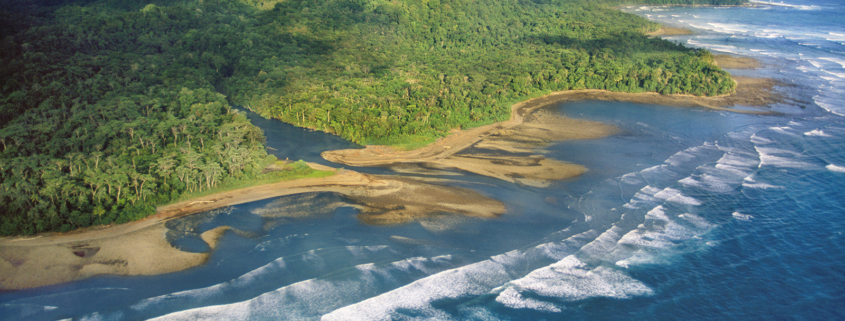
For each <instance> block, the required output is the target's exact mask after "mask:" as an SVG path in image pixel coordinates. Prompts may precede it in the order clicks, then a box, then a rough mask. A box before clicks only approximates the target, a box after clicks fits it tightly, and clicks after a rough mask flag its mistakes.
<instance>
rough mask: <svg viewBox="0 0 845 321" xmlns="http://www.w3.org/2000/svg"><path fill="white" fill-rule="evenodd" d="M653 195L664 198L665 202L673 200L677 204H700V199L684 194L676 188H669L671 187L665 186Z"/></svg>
mask: <svg viewBox="0 0 845 321" xmlns="http://www.w3.org/2000/svg"><path fill="white" fill-rule="evenodd" d="M654 197H656V198H659V199H663V200H666V201H667V202H674V203H678V204H684V205H696V206H697V205H701V201H699V200H697V199H695V198H693V197H689V196H684V195H683V194H682V193H681V191H679V190H676V189H674V188H671V187H667V188H665V189H663V190H662V191H660V192H659V193H657V194H654Z"/></svg>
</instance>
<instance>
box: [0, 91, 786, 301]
mask: <svg viewBox="0 0 845 321" xmlns="http://www.w3.org/2000/svg"><path fill="white" fill-rule="evenodd" d="M735 79H736V80H737V82H738V84H739V86H738V88H737V92H736V93H735V94H732V95H728V96H721V97H697V96H691V95H660V94H657V93H637V94H631V93H617V92H608V91H603V90H579V91H563V92H555V93H551V94H548V95H545V96H542V97H538V98H534V99H530V100H527V101H523V102H519V103H516V104H514V105H512V107H511V118H510V119H508V120H507V121H503V122H499V123H494V124H490V125H486V126H481V127H477V128H472V129H468V130H463V131H457V132H455V133H452V134H450V135H448V136H446V137H443V138H440V139H438V140H437V141H436V142H435V143H432V144H430V145H428V146H426V147H423V148H420V149H416V150H411V151H400V150H397V149H395V148H392V147H386V146H367V147H366V148H365V149H357V150H337V151H327V152H324V153H323V156H324V158H326V159H327V160H329V161H333V162H336V163H341V164H348V165H354V166H385V165H399V166H407V165H409V164H411V165H413V164H422V165H424V166H422V167H424V169H425V168H426V167H427V168H428V169H431V168H434V169H443V168H452V169H459V170H462V171H466V172H472V173H476V174H480V175H486V176H490V177H494V178H498V179H502V180H505V181H510V182H513V183H516V184H523V185H528V186H540V187H542V186H548V184H549V182H551V181H556V180H560V179H564V178H568V177H574V176H577V175H580V174H582V173H583V172H584V171H586V169H585V168H583V166H580V165H576V164H568V163H563V162H559V161H556V160H552V159H546V158H544V157H542V156H541V155H531V153H535V152H537V150H536V149H537V148H538V147H542V146H543V144H544V143H547V142H549V141H559V140H565V139H592V138H598V137H604V136H607V135H610V134H612V133H614V132H615V128H613V127H612V126H608V125H604V124H601V123H596V122H590V121H584V120H577V119H572V118H568V117H561V116H555V115H546V114H544V113H541V112H537V111H538V110H540V109H542V108H544V107H548V106H550V105H553V104H558V103H563V102H574V101H582V100H603V101H626V102H633V103H644V104H657V105H667V106H680V107H705V108H711V109H717V110H727V111H733V112H741V113H758V114H771V113H772V112H767V111H748V110H736V109H732V108H728V107H729V106H736V105H744V106H758V107H759V106H765V105H767V104H772V103H776V102H778V101H780V99H781V97H780V96H779V95H777V94H776V93H773V92H772V88H773V87H774V86H776V85H778V83H777V82H775V81H773V80H768V79H754V78H742V77H735ZM561 124H564V125H565V126H561ZM553 125H554V126H553ZM562 127H563V128H562ZM582 130H587V132H582ZM472 146H476V147H478V148H480V149H489V150H498V151H505V152H510V153H511V154H512V156H504V157H501V156H491V155H486V154H461V155H459V153H461V152H463V151H464V150H466V149H467V148H469V147H472ZM309 166H312V167H315V169H320V170H326V169H329V170H334V171H336V174H335V175H333V176H329V177H322V178H305V179H299V180H293V181H284V182H279V183H273V184H266V185H259V186H253V187H249V188H245V189H239V190H233V191H227V192H222V193H218V194H213V195H209V196H204V197H200V198H196V199H191V200H188V201H183V202H179V203H175V204H170V205H166V206H161V207H159V208H158V209H157V213H156V214H155V215H152V216H149V217H147V218H144V219H142V220H139V221H135V222H130V223H125V224H119V225H110V226H101V227H93V228H88V229H84V230H78V231H74V232H69V233H63V234H58V233H48V234H42V235H38V236H34V237H20V236H18V237H4V238H0V290H2V291H8V290H18V289H27V288H36V287H41V286H47V285H53V284H60V283H66V282H70V281H76V280H81V279H85V278H88V277H91V276H96V275H104V274H109V275H155V274H164V273H170V272H176V271H181V270H185V269H188V268H192V267H195V266H199V265H201V264H204V263H205V262H206V261H207V260H208V257H209V256H210V253H211V252H212V251H213V249H214V248H215V247H216V244H217V240H219V239H220V237H221V236H222V235H223V234H224V233H226V232H227V231H228V230H231V229H230V228H228V227H225V226H221V227H218V228H215V229H213V230H210V231H206V232H205V233H203V234H202V235H201V238H202V239H203V240H204V241H206V243H207V244H208V245H209V247H210V248H211V251H209V252H207V253H191V252H183V251H180V250H178V249H176V248H174V247H173V246H171V245H170V244H169V243H168V242H167V241H166V238H165V234H166V232H167V228H166V227H165V225H164V223H165V222H167V221H168V220H171V219H174V218H178V217H183V216H186V215H190V214H194V213H198V212H204V211H209V210H213V209H219V208H224V207H227V206H232V205H238V204H243V203H249V202H254V201H258V200H263V199H269V198H273V197H279V196H285V195H293V194H300V193H308V192H336V193H340V194H343V195H346V196H348V197H350V199H351V200H353V201H354V202H355V203H354V204H346V205H348V206H354V207H357V208H360V209H361V211H360V214H359V219H360V220H361V221H362V222H364V223H367V224H372V225H384V224H402V223H408V222H411V221H415V220H417V221H419V220H426V219H428V220H430V219H431V215H432V213H436V212H441V213H442V212H450V213H457V214H459V215H467V216H473V217H479V218H495V217H497V216H499V215H502V214H504V212H505V208H504V205H503V204H501V202H498V201H496V200H491V199H488V198H486V197H484V196H483V195H480V194H478V193H477V192H473V191H471V190H467V189H460V188H452V187H446V186H440V185H433V184H427V183H424V182H423V181H421V180H414V179H412V178H403V177H401V175H397V176H385V177H378V176H375V175H367V174H362V173H357V172H354V171H350V170H344V169H334V168H331V167H326V166H322V165H317V164H310V163H309ZM412 170H413V169H411V171H412ZM397 172H399V171H397ZM532 175H534V176H532ZM421 191H425V193H421ZM429 194H430V195H434V196H433V197H435V198H434V199H429V197H420V195H429ZM466 199H470V200H472V201H471V202H469V203H467V202H465V200H466ZM429 203H431V204H429ZM397 205H400V207H397ZM396 208H408V209H411V210H410V211H396V210H395V209H396ZM276 215H278V214H276Z"/></svg>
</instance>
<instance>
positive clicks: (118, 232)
mask: <svg viewBox="0 0 845 321" xmlns="http://www.w3.org/2000/svg"><path fill="white" fill-rule="evenodd" d="M309 165H311V166H315V167H318V169H320V170H325V169H327V168H328V167H325V166H321V165H317V164H309ZM333 170H334V171H336V172H337V174H335V175H333V176H328V177H321V178H304V179H299V180H293V181H284V182H279V183H272V184H265V185H259V186H253V187H249V188H244V189H239V190H233V191H227V192H222V193H218V194H214V195H209V196H204V197H199V198H196V199H192V200H188V201H183V202H179V203H175V204H170V205H166V206H161V207H159V208H158V213H157V214H155V215H152V216H149V217H147V218H145V219H142V220H139V221H135V222H129V223H125V224H119V225H110V226H104V227H96V228H89V229H86V230H81V231H76V232H70V233H64V234H46V235H39V236H36V237H7V238H3V239H0V291H10V290H22V289H29V288H37V287H42V286H49V285H55V284H61V283H67V282H72V281H78V280H82V279H86V278H89V277H93V276H98V275H121V276H136V275H157V274H165V273H171V272H177V271H182V270H186V269H189V268H193V267H197V266H200V265H202V264H204V263H206V262H207V261H208V259H209V257H210V255H211V253H213V251H214V249H215V248H216V247H217V244H218V241H219V240H220V238H221V237H222V236H223V235H224V233H226V232H227V231H232V232H234V233H242V231H238V230H236V229H233V228H230V227H228V226H218V227H216V228H214V229H212V230H208V231H205V232H203V233H201V234H197V235H196V236H198V237H199V238H200V239H202V241H204V242H205V243H206V244H207V245H208V248H209V250H208V251H205V252H201V253H195V252H187V251H182V250H180V249H177V248H175V247H173V246H172V245H171V244H170V243H169V242H168V241H167V237H166V235H167V233H168V231H170V229H169V228H168V227H167V226H166V222H167V221H169V220H172V219H175V218H180V217H184V216H187V215H190V214H194V213H199V212H206V211H211V210H215V209H221V208H225V207H228V206H233V205H238V204H244V203H249V202H254V201H258V200H263V199H269V198H274V197H280V196H286V195H294V194H303V193H311V192H334V193H338V194H341V195H343V196H345V198H346V200H347V201H345V202H341V203H337V204H332V205H331V206H333V207H340V206H349V207H355V208H357V209H358V210H359V214H358V215H357V216H358V220H360V221H361V222H362V223H364V224H368V225H393V224H404V223H409V222H414V221H420V222H421V223H426V224H427V225H428V226H436V227H437V228H439V229H450V228H458V226H452V225H455V224H458V223H455V222H460V220H454V219H452V218H453V217H455V216H456V215H457V216H467V217H475V218H480V219H492V218H496V217H498V216H500V215H503V214H504V213H505V211H506V208H505V205H504V204H503V203H502V202H500V201H498V200H494V199H491V198H488V197H486V196H484V195H482V194H480V193H478V192H476V191H473V190H470V189H466V188H460V187H450V186H443V185H437V184H430V183H426V182H424V181H422V180H414V179H410V178H402V177H392V176H379V175H369V174H363V173H358V172H354V171H349V170H344V169H333ZM286 201H287V200H284V199H282V200H280V201H276V202H271V203H270V204H267V205H265V206H264V207H263V208H260V209H255V210H253V211H252V212H251V214H253V215H257V216H259V217H260V218H261V219H262V220H263V221H264V222H265V224H264V228H265V229H271V228H273V227H275V226H277V225H278V224H285V222H289V221H290V220H291V219H294V220H295V219H302V218H305V217H307V215H301V213H296V212H289V211H288V206H286V205H290V204H286V203H285V202H286ZM442 213H454V214H455V215H443V214H442ZM450 219H451V221H450ZM450 222H451V223H450ZM450 224H452V225H450ZM424 227H425V226H424Z"/></svg>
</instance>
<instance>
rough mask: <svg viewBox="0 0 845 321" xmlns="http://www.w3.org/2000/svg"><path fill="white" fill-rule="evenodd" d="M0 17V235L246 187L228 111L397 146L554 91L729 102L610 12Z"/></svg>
mask: <svg viewBox="0 0 845 321" xmlns="http://www.w3.org/2000/svg"><path fill="white" fill-rule="evenodd" d="M660 1H661V0H645V1H638V2H640V3H642V2H648V3H663V2H660ZM670 1H671V3H678V2H683V3H702V1H698V0H681V1H675V0H670ZM732 1H733V0H724V1H722V0H720V1H719V2H720V3H723V2H724V3H728V4H732ZM707 2H708V3H709V2H712V1H707ZM0 3H1V4H2V10H0V18H2V19H0V20H2V23H0V41H2V43H0V59H2V61H3V62H4V63H3V64H2V65H0V149H2V150H0V234H2V235H10V234H32V233H37V232H42V231H67V230H72V229H75V228H79V227H86V226H90V225H92V224H108V223H111V222H126V221H130V220H135V219H139V218H142V217H144V216H146V215H149V214H151V213H153V212H154V211H155V206H156V205H160V204H163V203H166V202H170V201H171V200H174V199H177V198H179V197H181V196H182V195H183V194H185V193H191V192H196V191H200V190H208V189H212V188H214V187H215V186H219V185H220V184H226V183H231V182H236V181H239V180H245V179H251V178H254V177H256V176H257V175H260V172H261V169H262V168H263V167H264V165H266V164H269V163H270V162H272V161H273V160H274V158H273V157H272V156H268V155H267V152H266V151H265V149H264V145H263V142H264V141H263V140H264V136H263V133H262V132H261V130H260V129H258V128H256V127H255V126H253V125H252V124H250V123H249V121H248V120H247V119H246V118H245V117H244V116H243V114H242V113H238V112H237V111H236V110H235V109H233V108H232V106H233V105H239V106H244V107H246V108H250V109H252V110H254V111H256V112H258V113H260V114H261V115H263V116H265V117H273V118H278V119H280V120H283V121H285V122H288V123H291V124H294V125H297V126H302V127H309V128H314V129H318V130H323V131H326V132H329V133H333V134H336V135H339V136H341V137H343V138H346V139H348V140H351V141H354V142H358V143H365V144H372V143H388V144H395V143H403V142H409V141H427V140H431V139H433V138H436V137H440V136H442V135H444V134H445V133H447V132H448V131H449V130H451V129H453V128H467V127H474V126H479V125H482V124H487V123H491V122H495V121H500V120H504V119H506V118H508V117H509V105H510V104H512V103H513V102H516V101H519V100H523V99H526V98H527V97H531V96H536V95H540V94H543V93H548V92H551V91H559V90H570V89H586V88H592V89H605V90H610V91H623V92H647V91H648V92H658V93H664V94H673V93H687V94H694V95H721V94H726V93H730V92H732V91H733V90H734V88H735V84H734V82H733V81H732V80H731V78H730V76H729V75H728V74H727V73H725V72H724V71H722V70H721V69H719V68H718V67H716V66H715V65H714V64H713V61H712V57H711V55H710V53H709V52H707V51H703V50H696V49H690V48H686V47H684V46H682V45H679V44H676V43H673V42H669V41H665V40H661V39H658V38H651V37H647V36H645V35H644V34H645V33H646V32H649V31H653V30H656V29H657V28H659V26H658V25H656V24H654V23H651V22H649V21H647V20H645V19H643V18H640V17H637V16H634V15H630V14H625V13H622V12H620V11H618V10H614V9H611V8H610V7H609V6H608V5H616V4H620V3H621V2H607V1H597V2H596V1H587V0H535V1H529V0H502V1H478V0H392V1H386V0H321V1H317V0H284V1H279V0H215V1H207V0H190V1H187V0H154V1H150V2H129V1H117V0H70V1H61V0H38V1H23V0H0ZM667 3H668V2H667Z"/></svg>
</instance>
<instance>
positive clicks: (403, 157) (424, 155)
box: [321, 77, 782, 167]
mask: <svg viewBox="0 0 845 321" xmlns="http://www.w3.org/2000/svg"><path fill="white" fill-rule="evenodd" d="M734 80H735V81H737V83H738V86H737V90H736V93H735V94H731V95H725V96H716V97H699V96H693V95H662V94H658V93H651V92H647V93H622V92H610V91H606V90H598V89H584V90H570V91H559V92H553V93H550V94H548V95H545V96H542V97H538V98H534V99H530V100H527V101H524V102H520V103H516V104H514V105H513V106H512V107H511V118H510V119H509V120H506V121H503V122H499V123H494V124H490V125H486V126H481V127H476V128H471V129H467V130H460V131H455V132H453V133H452V134H450V135H448V136H446V137H442V138H439V139H437V141H435V142H434V143H432V144H430V145H428V146H425V147H422V148H418V149H414V150H409V151H405V150H399V149H396V148H392V147H389V146H373V145H371V146H366V148H364V149H345V150H334V151H326V152H323V153H322V154H321V156H323V158H324V159H326V160H328V161H331V162H335V163H340V164H344V165H349V166H364V167H366V166H386V165H396V164H406V163H437V162H439V161H440V160H443V159H446V158H448V157H450V156H452V155H455V154H457V153H458V152H460V151H462V150H464V149H466V148H468V147H470V146H472V145H474V144H476V143H478V142H480V141H482V140H483V139H485V138H487V137H489V136H495V135H499V134H501V133H503V132H507V131H509V130H514V129H518V126H520V125H523V123H524V121H525V119H526V116H528V115H530V114H532V113H533V112H534V111H536V110H538V109H541V108H544V107H547V106H550V105H554V104H560V103H566V102H574V101H582V100H602V101H624V102H632V103H639V104H655V105H666V106H674V107H703V108H709V109H716V110H724V111H732V112H737V113H755V114H769V113H771V112H769V111H765V110H739V109H733V108H730V107H731V106H738V105H740V106H748V107H763V106H767V105H770V104H773V103H777V102H778V101H781V99H782V97H780V96H779V95H777V94H776V93H774V92H773V88H774V87H775V86H777V85H779V83H778V82H776V81H774V80H771V79H758V78H746V77H734ZM561 119H566V120H570V121H571V119H570V118H567V117H562V118H561ZM567 125H568V126H577V128H574V129H572V128H570V129H571V130H570V132H569V134H568V135H566V134H564V135H561V136H559V137H555V138H556V140H566V139H590V138H599V137H603V136H605V135H608V134H611V133H612V131H608V130H602V131H600V132H598V133H588V134H586V135H584V134H580V135H579V133H583V132H584V131H585V130H586V131H589V130H590V129H591V127H595V126H600V125H601V124H599V123H595V122H586V121H581V123H580V124H567Z"/></svg>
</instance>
